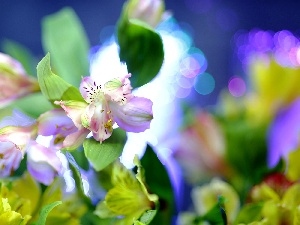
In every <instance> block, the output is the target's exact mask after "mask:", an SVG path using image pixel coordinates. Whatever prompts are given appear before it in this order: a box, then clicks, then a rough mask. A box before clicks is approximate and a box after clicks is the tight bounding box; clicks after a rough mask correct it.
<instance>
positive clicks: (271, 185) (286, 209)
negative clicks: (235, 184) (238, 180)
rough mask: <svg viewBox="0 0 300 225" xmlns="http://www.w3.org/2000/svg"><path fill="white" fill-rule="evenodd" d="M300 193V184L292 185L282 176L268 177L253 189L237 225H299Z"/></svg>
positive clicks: (273, 175)
mask: <svg viewBox="0 0 300 225" xmlns="http://www.w3.org/2000/svg"><path fill="white" fill-rule="evenodd" d="M299 191H300V184H299V183H292V182H290V181H288V180H287V179H286V178H285V177H284V176H283V175H281V174H272V175H270V176H268V177H267V178H266V179H265V180H264V181H263V182H262V183H260V184H258V185H256V186H254V187H253V188H252V190H251V192H250V198H249V199H248V203H247V204H246V205H245V206H244V207H243V208H242V209H241V211H240V214H239V215H238V217H237V221H236V222H237V224H242V223H243V224H245V223H246V224H250V222H252V223H254V222H255V221H256V224H272V225H273V224H274V225H281V224H298V223H299V218H300V217H299V216H300V211H299V206H300V196H299ZM250 212H251V213H250ZM252 223H251V224H252Z"/></svg>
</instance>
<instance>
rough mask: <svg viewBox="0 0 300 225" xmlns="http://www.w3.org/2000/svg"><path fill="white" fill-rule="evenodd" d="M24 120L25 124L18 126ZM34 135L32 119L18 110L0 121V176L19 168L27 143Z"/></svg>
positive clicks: (7, 174)
mask: <svg viewBox="0 0 300 225" xmlns="http://www.w3.org/2000/svg"><path fill="white" fill-rule="evenodd" d="M22 120H23V121H24V124H25V125H26V126H24V127H22V126H18V125H19V124H21V123H22ZM34 136H35V125H34V121H33V120H31V119H29V118H28V117H26V116H22V114H21V113H20V112H17V111H14V113H13V116H9V117H5V118H4V119H3V120H2V121H1V123H0V177H6V176H9V175H11V173H12V172H13V171H14V170H16V169H18V168H19V165H20V162H21V160H22V159H23V157H24V155H25V153H26V150H27V147H28V143H29V142H30V140H31V139H32V138H33V137H34Z"/></svg>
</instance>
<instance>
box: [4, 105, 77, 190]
mask: <svg viewBox="0 0 300 225" xmlns="http://www.w3.org/2000/svg"><path fill="white" fill-rule="evenodd" d="M0 127H2V128H0V166H1V167H0V168H2V169H1V170H0V176H2V177H5V176H8V175H10V174H11V172H12V171H14V170H16V169H17V168H18V167H19V164H20V162H21V160H22V158H23V157H24V155H25V154H27V168H28V171H29V172H30V174H31V175H32V176H33V177H34V178H35V179H36V180H37V181H39V182H41V183H43V184H45V185H49V184H51V183H52V181H53V179H54V177H55V176H56V175H58V174H60V173H62V172H63V171H62V170H63V167H62V163H61V161H60V158H59V156H58V155H57V154H58V153H59V150H60V149H61V148H62V146H63V142H64V140H65V138H66V137H67V136H68V135H71V134H73V133H76V131H77V128H76V127H75V126H74V124H73V122H72V120H71V119H70V118H68V117H67V116H66V115H65V112H64V111H63V110H61V109H53V110H50V111H48V112H46V113H44V114H42V115H41V116H40V117H39V118H38V120H37V121H35V120H33V119H31V118H29V117H27V116H26V115H24V114H22V113H20V112H18V111H14V113H13V115H12V116H9V117H6V118H4V119H3V120H2V121H1V123H0Z"/></svg>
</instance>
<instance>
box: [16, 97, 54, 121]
mask: <svg viewBox="0 0 300 225" xmlns="http://www.w3.org/2000/svg"><path fill="white" fill-rule="evenodd" d="M11 106H12V107H13V108H19V109H21V110H22V112H24V113H26V115H28V116H32V117H34V118H37V117H39V116H40V115H41V114H42V113H44V112H46V111H48V110H50V109H52V108H53V107H52V105H51V104H50V103H49V101H48V100H47V99H45V96H44V95H43V94H42V93H40V92H39V93H34V94H31V95H28V96H25V97H23V98H21V99H18V100H16V101H15V102H14V103H13V104H11Z"/></svg>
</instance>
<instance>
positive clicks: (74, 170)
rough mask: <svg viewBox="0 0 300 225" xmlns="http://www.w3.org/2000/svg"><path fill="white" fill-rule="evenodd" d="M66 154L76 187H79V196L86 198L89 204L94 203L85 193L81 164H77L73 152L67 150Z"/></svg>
mask: <svg viewBox="0 0 300 225" xmlns="http://www.w3.org/2000/svg"><path fill="white" fill-rule="evenodd" d="M65 155H66V157H67V159H68V162H69V166H70V169H71V171H72V174H73V178H74V180H75V185H76V189H77V192H78V195H79V197H80V198H81V199H82V200H84V201H85V203H86V204H87V205H89V206H91V205H92V203H91V200H90V199H89V198H88V197H87V196H86V195H85V193H84V188H83V183H82V179H81V173H80V169H79V166H78V165H77V162H76V161H75V159H74V157H73V156H72V154H71V153H69V152H67V151H66V152H65Z"/></svg>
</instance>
